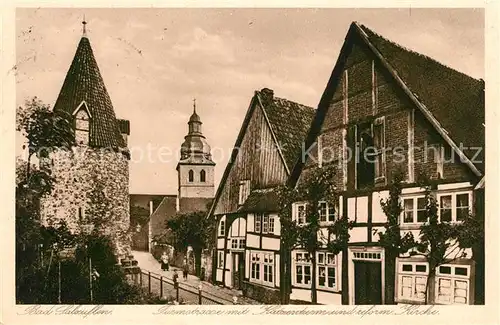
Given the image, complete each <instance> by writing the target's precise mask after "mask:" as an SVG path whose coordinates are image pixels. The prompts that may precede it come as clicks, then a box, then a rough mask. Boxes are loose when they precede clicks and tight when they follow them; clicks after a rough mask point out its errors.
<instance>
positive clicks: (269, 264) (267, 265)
mask: <svg viewBox="0 0 500 325" xmlns="http://www.w3.org/2000/svg"><path fill="white" fill-rule="evenodd" d="M250 257H251V260H250V280H251V281H252V282H257V283H261V284H264V285H268V286H274V270H275V267H274V253H271V252H255V251H253V252H250Z"/></svg>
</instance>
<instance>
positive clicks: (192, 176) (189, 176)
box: [188, 169, 194, 183]
mask: <svg viewBox="0 0 500 325" xmlns="http://www.w3.org/2000/svg"><path fill="white" fill-rule="evenodd" d="M188 181H189V182H190V183H192V182H194V172H193V170H192V169H190V170H189V172H188Z"/></svg>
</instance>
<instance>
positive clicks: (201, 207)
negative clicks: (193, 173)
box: [179, 197, 213, 213]
mask: <svg viewBox="0 0 500 325" xmlns="http://www.w3.org/2000/svg"><path fill="white" fill-rule="evenodd" d="M212 200H213V199H212V198H202V197H183V198H180V200H179V210H180V211H179V212H180V213H191V212H196V211H207V210H208V209H209V208H210V204H211V203H212Z"/></svg>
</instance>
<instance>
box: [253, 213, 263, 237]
mask: <svg viewBox="0 0 500 325" xmlns="http://www.w3.org/2000/svg"><path fill="white" fill-rule="evenodd" d="M262 217H263V213H256V214H255V217H254V227H253V229H254V231H255V232H256V233H258V234H260V233H261V232H262Z"/></svg>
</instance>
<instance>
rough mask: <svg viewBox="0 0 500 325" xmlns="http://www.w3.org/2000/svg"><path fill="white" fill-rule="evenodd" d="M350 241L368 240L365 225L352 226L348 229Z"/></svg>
mask: <svg viewBox="0 0 500 325" xmlns="http://www.w3.org/2000/svg"><path fill="white" fill-rule="evenodd" d="M350 235H351V238H350V239H349V242H350V243H360V242H366V241H368V230H367V228H366V227H354V228H352V229H351V230H350Z"/></svg>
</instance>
